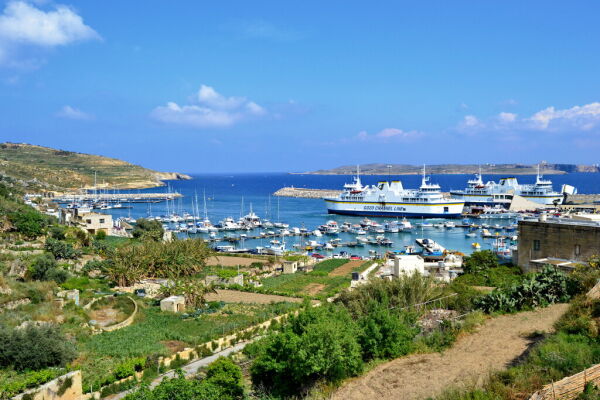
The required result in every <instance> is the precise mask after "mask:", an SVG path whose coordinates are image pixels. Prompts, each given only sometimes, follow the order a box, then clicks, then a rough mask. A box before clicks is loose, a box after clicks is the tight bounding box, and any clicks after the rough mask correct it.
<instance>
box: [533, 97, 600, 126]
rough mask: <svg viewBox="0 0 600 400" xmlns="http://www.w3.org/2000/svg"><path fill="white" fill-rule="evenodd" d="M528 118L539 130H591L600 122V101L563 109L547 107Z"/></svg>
mask: <svg viewBox="0 0 600 400" xmlns="http://www.w3.org/2000/svg"><path fill="white" fill-rule="evenodd" d="M528 120H529V122H531V124H532V127H533V128H534V129H539V130H547V129H555V130H560V129H579V130H590V129H592V128H595V127H596V126H598V125H599V124H600V103H599V102H595V103H590V104H585V105H583V106H574V107H571V108H567V109H563V110H557V109H555V108H554V107H547V108H545V109H543V110H541V111H538V112H537V113H535V114H533V115H532V116H531V117H530V118H529V119H528Z"/></svg>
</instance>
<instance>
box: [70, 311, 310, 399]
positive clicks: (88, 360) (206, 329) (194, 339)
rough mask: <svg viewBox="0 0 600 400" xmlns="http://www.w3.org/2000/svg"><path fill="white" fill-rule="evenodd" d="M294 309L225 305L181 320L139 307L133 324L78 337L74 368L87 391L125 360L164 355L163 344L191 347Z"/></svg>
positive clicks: (109, 380) (110, 376)
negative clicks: (79, 354)
mask: <svg viewBox="0 0 600 400" xmlns="http://www.w3.org/2000/svg"><path fill="white" fill-rule="evenodd" d="M297 307H298V305H297V304H295V303H272V304H265V305H251V304H247V305H243V304H226V305H225V306H224V307H222V308H220V309H219V310H218V312H215V313H211V314H206V313H202V314H199V315H198V316H197V317H195V318H183V317H182V316H181V315H177V314H172V313H164V312H161V311H160V310H159V309H158V307H155V306H150V305H146V306H142V307H140V309H139V311H138V316H137V317H136V321H135V323H134V324H133V325H131V326H128V327H126V328H123V329H120V330H117V331H113V332H105V333H102V334H101V335H94V336H88V335H85V336H82V337H80V338H79V340H78V343H79V347H80V353H81V357H80V360H81V361H80V364H78V367H79V368H81V370H82V373H83V378H84V386H85V387H86V388H88V387H89V385H90V384H93V386H94V387H98V386H100V385H102V384H107V383H112V382H114V381H115V380H116V378H115V377H114V374H113V373H112V372H111V371H114V369H115V367H116V366H117V365H120V364H121V363H123V362H125V361H127V360H129V359H132V358H138V357H145V358H147V359H156V357H157V356H158V355H168V354H169V350H168V348H167V347H166V345H165V344H166V343H167V342H170V341H171V342H176V343H180V344H181V345H182V346H188V347H195V346H197V345H199V344H202V343H205V342H209V341H211V340H213V339H215V338H217V337H221V336H223V335H227V334H230V333H232V332H235V331H237V330H240V329H243V328H246V327H249V326H252V325H255V324H257V323H260V322H262V321H265V320H267V319H269V318H272V317H275V316H277V315H282V314H285V313H287V312H289V311H291V310H294V309H296V308H297ZM154 365H156V361H154Z"/></svg>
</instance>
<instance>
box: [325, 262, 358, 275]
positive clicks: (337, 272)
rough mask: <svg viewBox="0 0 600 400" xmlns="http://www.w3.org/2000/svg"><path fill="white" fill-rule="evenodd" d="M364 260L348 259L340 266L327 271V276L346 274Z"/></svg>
mask: <svg viewBox="0 0 600 400" xmlns="http://www.w3.org/2000/svg"><path fill="white" fill-rule="evenodd" d="M364 262H365V261H364V260H352V261H348V262H347V263H346V264H344V265H342V266H341V267H337V268H336V269H334V270H333V271H331V272H330V273H329V276H344V275H348V274H350V273H351V272H352V270H353V269H355V268H358V267H360V266H361V265H363V264H364Z"/></svg>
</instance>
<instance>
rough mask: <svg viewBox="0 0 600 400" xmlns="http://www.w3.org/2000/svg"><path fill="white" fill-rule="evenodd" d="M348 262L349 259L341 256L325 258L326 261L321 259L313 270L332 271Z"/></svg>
mask: <svg viewBox="0 0 600 400" xmlns="http://www.w3.org/2000/svg"><path fill="white" fill-rule="evenodd" d="M346 263H348V260H345V259H341V258H339V259H331V260H325V261H321V262H320V263H318V264H316V265H315V267H314V269H313V271H315V272H326V273H330V272H331V271H333V270H334V269H336V268H338V267H341V266H342V265H344V264H346Z"/></svg>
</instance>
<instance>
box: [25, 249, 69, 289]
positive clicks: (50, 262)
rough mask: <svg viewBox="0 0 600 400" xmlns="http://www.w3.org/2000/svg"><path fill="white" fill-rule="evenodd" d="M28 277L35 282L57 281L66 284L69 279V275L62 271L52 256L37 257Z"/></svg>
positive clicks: (42, 255)
mask: <svg viewBox="0 0 600 400" xmlns="http://www.w3.org/2000/svg"><path fill="white" fill-rule="evenodd" d="M27 275H28V277H29V278H30V279H32V280H35V281H55V282H56V283H58V284H60V283H64V282H65V281H66V280H67V278H68V273H67V271H65V270H64V269H60V268H59V267H58V265H57V264H56V260H55V259H54V257H53V256H52V255H50V254H41V255H39V256H38V257H36V258H35V259H34V260H33V262H32V263H31V266H30V267H29V271H28V274H27Z"/></svg>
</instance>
